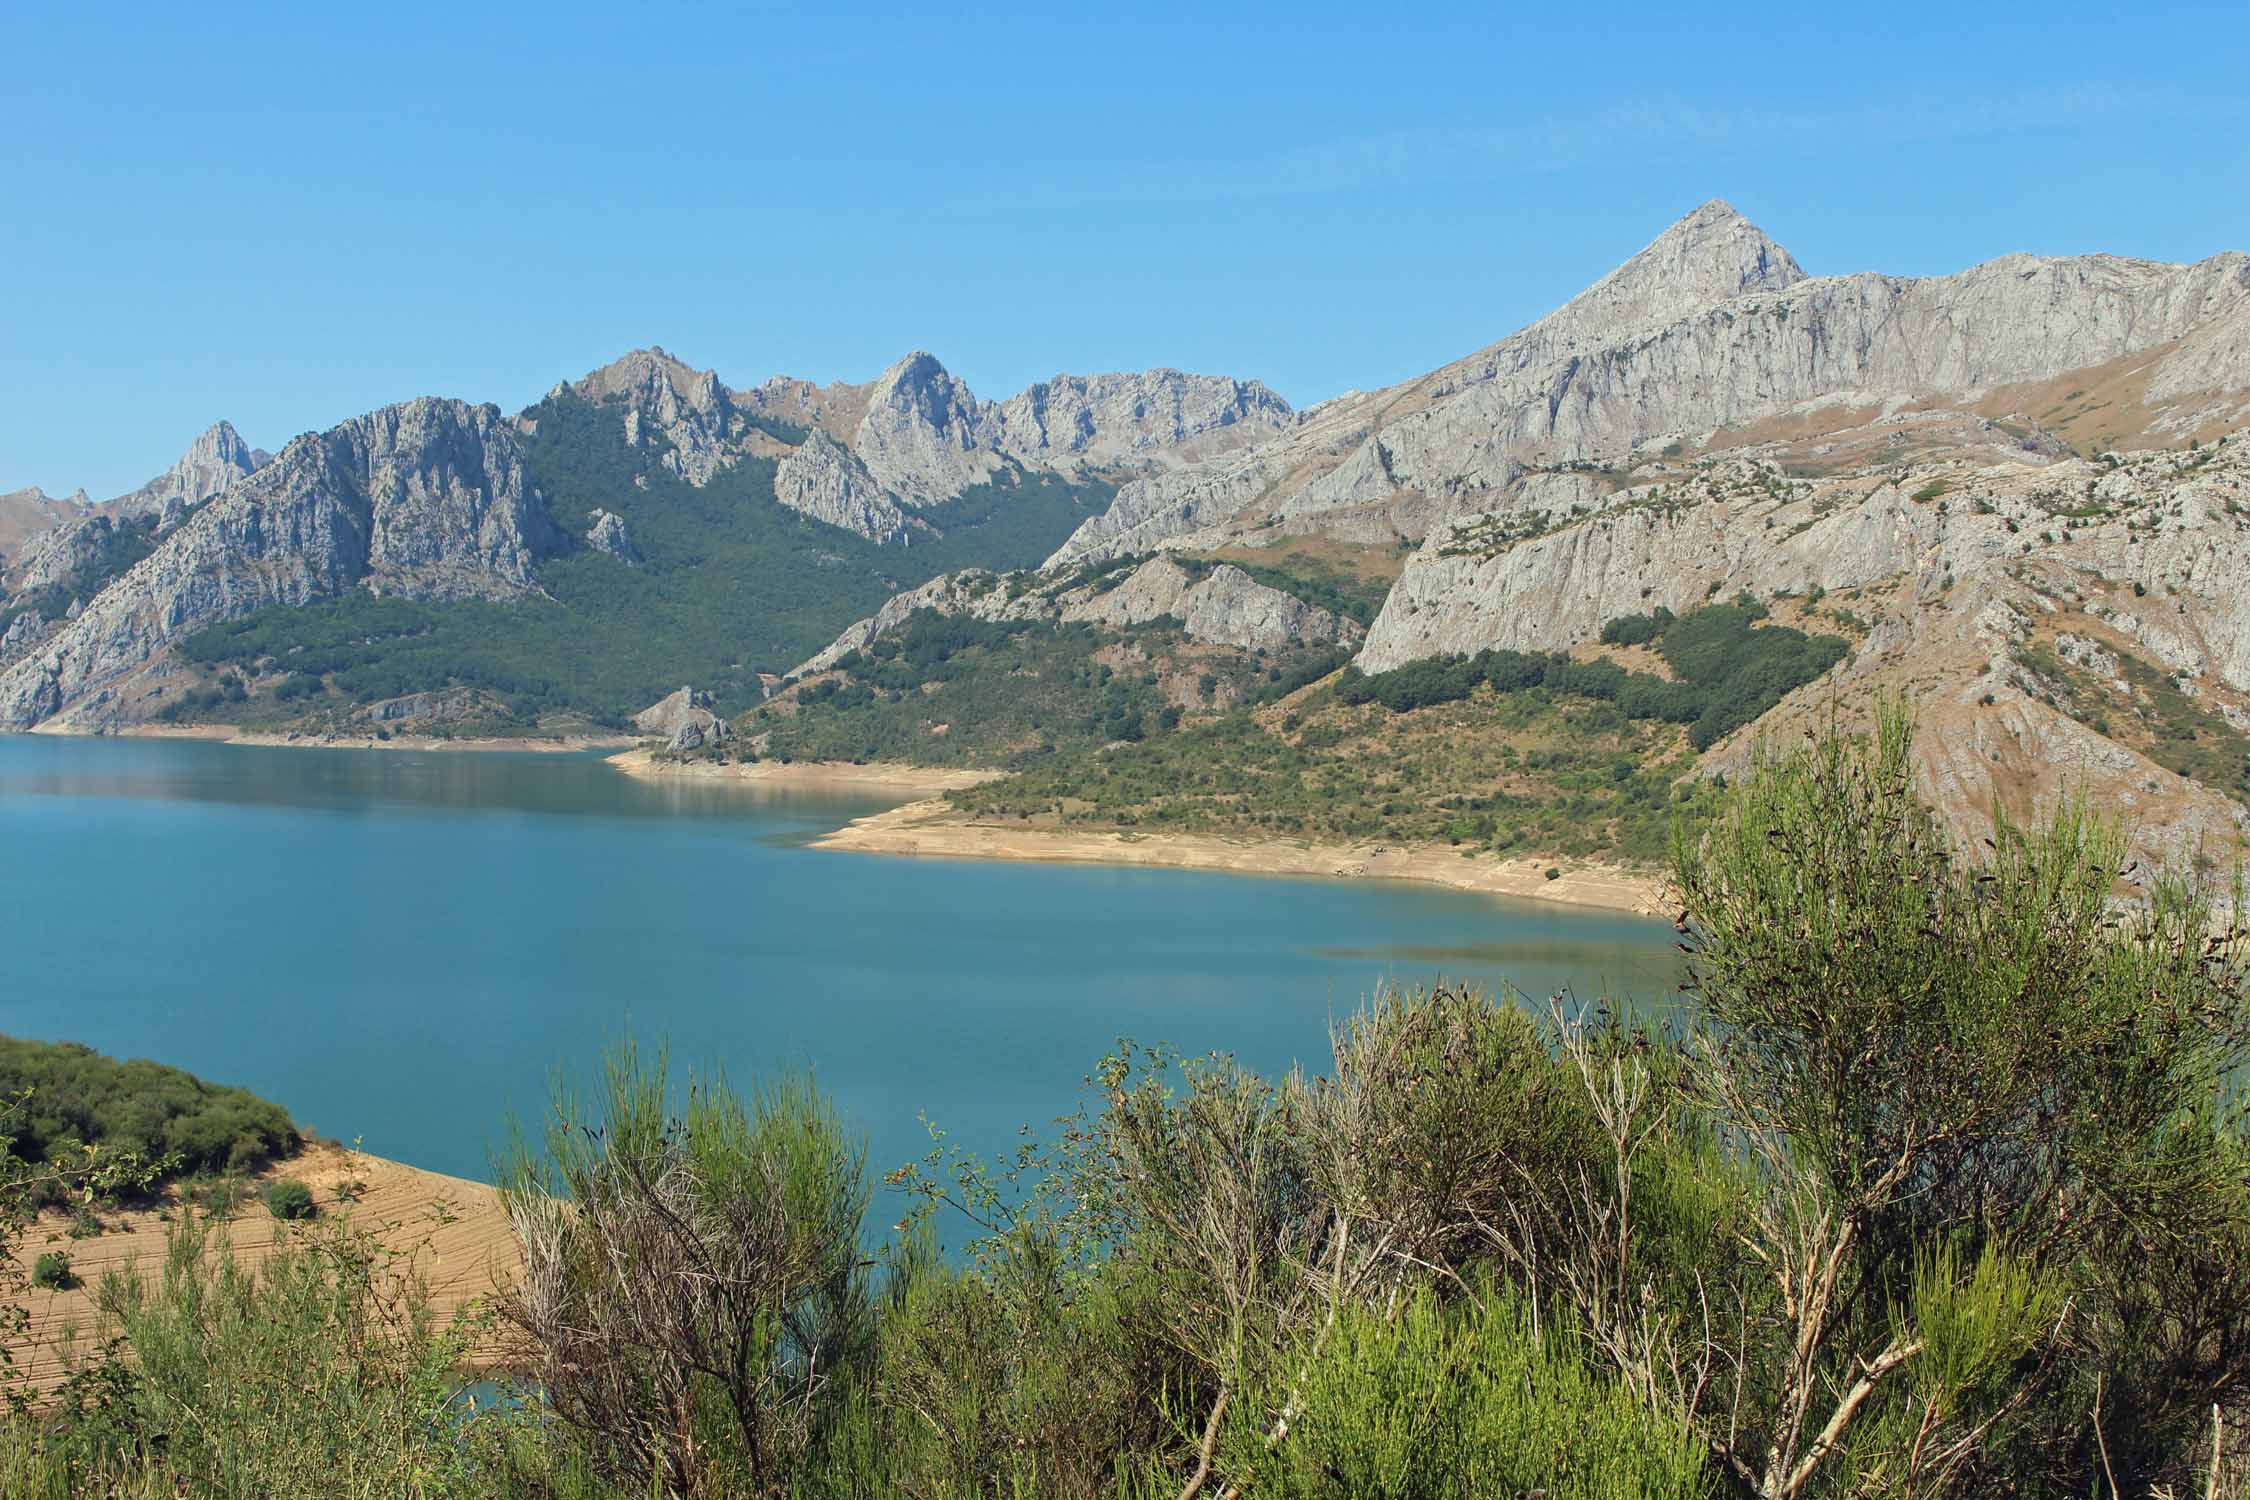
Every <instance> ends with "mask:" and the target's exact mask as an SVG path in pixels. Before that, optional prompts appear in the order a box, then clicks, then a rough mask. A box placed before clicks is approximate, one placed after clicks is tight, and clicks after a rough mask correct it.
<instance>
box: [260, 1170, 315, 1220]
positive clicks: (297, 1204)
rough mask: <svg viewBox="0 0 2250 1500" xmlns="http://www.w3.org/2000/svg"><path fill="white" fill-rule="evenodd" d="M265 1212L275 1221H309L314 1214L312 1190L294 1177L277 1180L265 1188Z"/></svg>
mask: <svg viewBox="0 0 2250 1500" xmlns="http://www.w3.org/2000/svg"><path fill="white" fill-rule="evenodd" d="M266 1212H268V1213H270V1214H272V1215H273V1216H274V1217H275V1218H277V1219H309V1218H311V1217H312V1216H313V1214H314V1212H315V1206H314V1204H313V1195H312V1189H311V1188H309V1187H306V1186H305V1185H304V1183H302V1182H300V1181H298V1180H297V1179H296V1178H294V1177H282V1178H277V1179H275V1180H274V1181H273V1182H272V1183H270V1184H268V1185H267V1187H266Z"/></svg>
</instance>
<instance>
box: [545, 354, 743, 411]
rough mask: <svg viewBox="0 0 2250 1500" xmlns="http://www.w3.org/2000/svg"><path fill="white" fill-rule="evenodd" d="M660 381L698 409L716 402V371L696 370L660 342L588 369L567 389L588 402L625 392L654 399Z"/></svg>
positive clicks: (639, 397)
mask: <svg viewBox="0 0 2250 1500" xmlns="http://www.w3.org/2000/svg"><path fill="white" fill-rule="evenodd" d="M659 384H661V385H664V386H667V387H669V388H670V389H671V392H672V394H673V395H674V396H677V397H679V398H680V399H681V400H683V401H686V402H688V403H689V404H690V405H693V406H696V407H698V408H703V409H708V408H709V407H710V406H712V405H714V404H715V403H716V401H717V397H718V390H719V377H718V374H717V372H715V371H712V370H698V369H696V368H695V367H694V366H692V365H690V364H688V363H687V362H686V361H684V360H682V359H680V358H678V357H677V356H675V355H673V354H670V353H668V352H667V351H666V350H665V349H664V347H663V346H662V345H661V344H651V345H649V346H648V347H647V348H646V349H634V350H630V351H628V352H627V353H624V354H621V355H619V356H618V357H617V358H615V359H613V360H611V361H610V362H609V363H608V364H606V365H603V366H601V367H600V368H599V369H595V370H589V371H587V372H586V373H585V374H584V375H583V376H581V377H580V378H579V379H577V380H574V381H572V382H571V383H570V388H571V389H572V390H573V391H576V392H577V393H578V394H579V395H581V396H583V397H585V398H586V399H587V400H588V401H600V400H601V399H602V398H603V397H605V396H615V395H624V396H627V397H630V398H632V399H633V400H635V401H642V402H646V401H651V400H653V399H654V398H655V396H656V388H657V386H658V385H659Z"/></svg>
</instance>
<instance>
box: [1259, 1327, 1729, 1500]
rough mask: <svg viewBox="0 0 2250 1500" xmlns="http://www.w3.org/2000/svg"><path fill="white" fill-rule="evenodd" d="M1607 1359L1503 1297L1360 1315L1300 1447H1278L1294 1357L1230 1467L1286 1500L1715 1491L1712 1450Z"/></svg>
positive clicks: (1307, 1395)
mask: <svg viewBox="0 0 2250 1500" xmlns="http://www.w3.org/2000/svg"><path fill="white" fill-rule="evenodd" d="M1598 1358H1599V1356H1598V1354H1597V1353H1596V1351H1594V1350H1592V1349H1590V1348H1588V1347H1587V1346H1586V1345H1585V1342H1584V1340H1583V1339H1582V1338H1581V1337H1580V1335H1579V1332H1578V1329H1577V1327H1576V1325H1575V1324H1574V1323H1573V1322H1572V1321H1571V1320H1570V1319H1569V1318H1568V1317H1557V1316H1554V1315H1551V1314H1550V1315H1549V1316H1548V1317H1546V1318H1544V1319H1542V1318H1538V1317H1534V1316H1533V1315H1532V1313H1531V1310H1530V1309H1529V1308H1528V1307H1527V1306H1525V1305H1524V1304H1523V1303H1522V1302H1521V1301H1520V1300H1518V1299H1517V1298H1516V1297H1515V1296H1514V1295H1513V1294H1511V1293H1510V1292H1509V1291H1507V1290H1506V1289H1505V1288H1490V1287H1488V1288H1485V1289H1484V1295H1483V1296H1481V1297H1480V1298H1479V1299H1478V1300H1477V1301H1475V1302H1472V1303H1469V1304H1467V1305H1465V1306H1464V1305H1453V1306H1448V1305H1446V1304H1444V1303H1442V1302H1440V1301H1439V1299H1438V1298H1437V1297H1436V1296H1434V1295H1432V1294H1431V1293H1428V1292H1423V1293H1419V1294H1417V1295H1415V1296H1413V1297H1412V1298H1410V1299H1409V1300H1408V1301H1407V1302H1406V1303H1405V1305H1404V1306H1403V1307H1402V1308H1400V1309H1399V1310H1398V1311H1396V1312H1395V1313H1387V1312H1385V1311H1384V1310H1383V1309H1381V1308H1359V1307H1352V1308H1348V1309H1346V1310H1345V1311H1344V1313H1343V1314H1342V1316H1340V1317H1339V1318H1338V1319H1337V1322H1336V1327H1335V1330H1334V1332H1333V1333H1332V1335H1331V1336H1330V1338H1329V1341H1328V1345H1327V1348H1326V1349H1325V1350H1324V1351H1322V1353H1321V1354H1320V1356H1319V1358H1318V1359H1315V1360H1313V1361H1311V1362H1310V1364H1309V1366H1306V1367H1305V1368H1306V1374H1305V1376H1304V1379H1303V1381H1302V1383H1301V1385H1300V1386H1299V1388H1298V1390H1297V1393H1296V1406H1297V1409H1298V1411H1299V1417H1298V1420H1297V1421H1296V1422H1295V1423H1294V1424H1292V1426H1293V1429H1294V1430H1293V1431H1292V1432H1291V1434H1290V1437H1289V1439H1288V1441H1286V1442H1283V1443H1280V1444H1269V1443H1268V1441H1267V1438H1268V1435H1269V1432H1270V1430H1271V1426H1272V1419H1271V1417H1270V1416H1269V1415H1268V1413H1271V1412H1274V1411H1278V1410H1281V1409H1282V1407H1283V1405H1284V1404H1285V1403H1286V1402H1288V1401H1289V1399H1290V1391H1289V1390H1288V1389H1287V1387H1288V1386H1289V1384H1290V1377H1291V1375H1292V1374H1293V1372H1294V1370H1295V1369H1296V1368H1297V1366H1296V1365H1295V1364H1293V1363H1292V1362H1290V1361H1287V1360H1285V1361H1283V1363H1282V1365H1281V1366H1280V1370H1279V1372H1278V1373H1277V1374H1276V1375H1274V1376H1269V1377H1268V1378H1266V1379H1265V1380H1263V1381H1261V1382H1260V1383H1259V1384H1257V1385H1255V1386H1253V1387H1252V1389H1251V1390H1250V1391H1248V1392H1246V1393H1245V1395H1246V1397H1247V1399H1245V1400H1244V1401H1242V1402H1240V1403H1238V1404H1236V1405H1234V1406H1232V1407H1230V1412H1231V1413H1233V1414H1234V1420H1233V1421H1232V1422H1231V1423H1230V1424H1229V1425H1228V1427H1227V1429H1226V1432H1225V1436H1224V1438H1223V1440H1222V1442H1221V1445H1220V1448H1219V1460H1220V1464H1221V1466H1222V1472H1224V1473H1227V1474H1230V1475H1233V1474H1242V1475H1255V1476H1256V1479H1255V1481H1254V1482H1253V1483H1251V1484H1247V1485H1245V1486H1244V1492H1245V1493H1250V1494H1258V1495H1265V1496H1273V1497H1281V1500H1316V1497H1317V1500H1359V1497H1377V1496H1383V1497H1391V1496H1396V1497H1400V1500H1405V1497H1416V1500H1420V1497H1428V1500H1440V1497H1451V1496H1460V1495H1525V1494H1538V1495H1545V1496H1547V1497H1548V1500H1614V1497H1622V1496H1636V1497H1652V1500H1653V1497H1664V1496H1676V1497H1679V1500H1689V1497H1700V1496H1703V1495H1706V1494H1708V1493H1709V1492H1710V1490H1709V1479H1708V1477H1707V1476H1706V1474H1705V1472H1704V1457H1703V1444H1702V1442H1701V1441H1700V1440H1699V1439H1698V1438H1697V1437H1696V1436H1695V1435H1694V1434H1692V1433H1690V1432H1689V1431H1688V1430H1687V1429H1686V1427H1685V1426H1684V1425H1683V1424H1682V1423H1681V1422H1680V1421H1679V1420H1678V1419H1677V1418H1675V1417H1672V1416H1670V1415H1669V1414H1667V1413H1664V1412H1662V1411H1661V1410H1651V1409H1650V1408H1649V1407H1647V1406H1645V1405H1643V1404H1642V1403H1641V1402H1640V1401H1639V1400H1638V1399H1637V1398H1636V1397H1635V1396H1634V1395H1633V1393H1632V1392H1631V1391H1630V1390H1629V1389H1628V1388H1627V1387H1626V1385H1625V1384H1624V1382H1623V1381H1621V1380H1619V1379H1618V1378H1617V1377H1616V1376H1614V1375H1605V1374H1602V1373H1600V1372H1599V1370H1598V1368H1597V1361H1598Z"/></svg>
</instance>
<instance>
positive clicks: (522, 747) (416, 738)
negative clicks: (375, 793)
mask: <svg viewBox="0 0 2250 1500" xmlns="http://www.w3.org/2000/svg"><path fill="white" fill-rule="evenodd" d="M62 732H63V731H60V730H46V729H34V730H33V731H32V733H33V734H59V733H62ZM117 733H118V735H119V737H120V738H124V739H136V740H210V741H212V742H213V743H214V744H220V745H265V746H281V747H284V748H287V749H292V750H464V751H475V750H488V751H489V750H506V751H532V752H534V753H538V754H566V753H571V752H576V751H580V750H614V749H616V748H617V747H618V746H620V745H631V744H634V743H636V741H635V739H634V738H633V737H632V736H631V735H624V734H604V735H586V736H582V737H574V738H569V739H559V740H543V739H534V738H530V737H528V736H516V737H505V738H497V739H468V738H460V739H439V738H437V737H435V736H433V735H409V734H394V735H392V736H391V737H390V738H389V739H387V740H379V739H377V738H375V737H374V736H373V735H333V736H328V735H310V734H263V733H260V732H257V731H255V730H251V731H244V730H238V729H236V728H235V727H234V726H233V725H231V724H185V725H170V724H136V725H134V726H133V727H131V728H130V729H120V730H118V731H117Z"/></svg>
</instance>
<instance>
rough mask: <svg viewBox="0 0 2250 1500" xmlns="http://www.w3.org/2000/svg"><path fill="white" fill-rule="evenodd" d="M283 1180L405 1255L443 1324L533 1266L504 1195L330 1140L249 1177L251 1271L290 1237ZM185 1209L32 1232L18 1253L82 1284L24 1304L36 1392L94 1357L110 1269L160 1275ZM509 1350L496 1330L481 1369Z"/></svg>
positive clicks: (242, 1227)
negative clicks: (345, 1191)
mask: <svg viewBox="0 0 2250 1500" xmlns="http://www.w3.org/2000/svg"><path fill="white" fill-rule="evenodd" d="M278 1177H294V1178H296V1179H297V1180H299V1181H300V1182H303V1183H304V1184H305V1185H306V1186H307V1187H310V1188H311V1189H312V1190H313V1196H314V1198H315V1199H316V1200H317V1201H318V1203H319V1204H320V1209H321V1213H322V1214H323V1215H324V1216H327V1217H330V1218H334V1217H337V1216H342V1217H344V1218H346V1219H348V1220H350V1221H351V1222H352V1223H353V1224H354V1225H355V1226H358V1227H361V1228H364V1229H368V1230H371V1231H373V1232H375V1233H376V1234H378V1235H379V1236H380V1237H381V1238H382V1240H383V1242H384V1243H385V1244H386V1245H387V1246H389V1247H390V1248H391V1249H392V1250H394V1251H397V1252H399V1253H400V1254H401V1255H402V1256H404V1257H405V1259H404V1260H403V1261H402V1262H400V1263H399V1264H398V1265H397V1266H395V1267H394V1270H405V1269H408V1268H411V1270H412V1271H413V1272H414V1273H415V1274H417V1275H419V1276H421V1277H422V1278H423V1280H424V1281H425V1283H426V1284H427V1286H428V1288H429V1293H430V1309H431V1312H432V1313H433V1314H434V1315H435V1316H436V1318H437V1319H438V1320H439V1322H441V1323H442V1322H443V1321H444V1320H445V1319H446V1318H448V1317H450V1316H451V1315H452V1314H453V1313H454V1312H456V1311H466V1310H470V1309H473V1308H475V1307H476V1306H478V1305H480V1304H487V1303H489V1302H490V1300H491V1299H492V1297H493V1296H494V1295H495V1293H496V1292H497V1291H498V1290H499V1288H500V1287H501V1286H502V1285H504V1284H505V1283H507V1282H509V1281H512V1280H513V1279H514V1277H515V1275H516V1273H517V1271H518V1269H519V1268H520V1266H521V1264H522V1260H521V1252H520V1251H519V1250H518V1248H517V1245H516V1238H515V1232H514V1231H513V1230H512V1229H511V1228H510V1227H509V1224H508V1216H507V1212H506V1210H505V1209H504V1208H503V1206H502V1204H501V1201H500V1194H499V1191H498V1189H496V1188H494V1187H492V1186H490V1185H489V1184H487V1183H482V1182H471V1181H469V1180H467V1179H466V1178H461V1177H448V1176H445V1175H444V1174H443V1173H439V1172H425V1171H423V1170H422V1169H421V1168H419V1167H410V1166H407V1165H405V1164H404V1163H402V1162H395V1161H387V1160H385V1159H383V1158H382V1157H378V1156H369V1155H367V1154H366V1153H364V1152H360V1151H354V1150H351V1149H349V1148H348V1147H343V1146H339V1145H335V1144H333V1143H329V1142H318V1143H314V1144H310V1145H307V1146H306V1147H305V1148H304V1149H303V1150H302V1151H300V1152H298V1153H297V1155H295V1156H293V1157H291V1158H289V1159H288V1160H286V1161H280V1162H275V1163H273V1164H272V1165H270V1166H268V1167H267V1168H266V1169H265V1170H264V1171H262V1172H260V1173H258V1174H257V1175H256V1176H254V1177H251V1178H248V1179H246V1180H245V1188H246V1193H245V1197H244V1201H243V1204H242V1206H241V1207H240V1208H239V1209H237V1210H236V1212H235V1214H234V1216H233V1217H232V1218H231V1219H230V1220H228V1221H227V1222H226V1224H225V1226H224V1227H225V1229H226V1233H227V1238H228V1240H229V1242H230V1243H231V1244H232V1246H233V1248H234V1253H235V1255H236V1256H237V1258H239V1259H240V1260H241V1261H243V1262H244V1263H245V1264H248V1265H255V1264H256V1263H258V1262H259V1261H261V1260H263V1259H264V1258H265V1257H266V1256H267V1255H268V1254H270V1253H271V1252H272V1249H273V1246H274V1244H275V1242H276V1240H277V1238H280V1237H284V1236H286V1235H287V1233H288V1232H289V1231H288V1230H287V1229H286V1228H285V1227H284V1226H283V1225H282V1224H281V1223H280V1222H279V1221H277V1220H276V1219H274V1217H273V1216H272V1215H271V1214H270V1213H268V1212H267V1211H266V1206H265V1204H264V1203H263V1202H262V1201H260V1199H259V1197H258V1196H257V1195H258V1193H259V1192H260V1190H262V1189H263V1187H264V1186H265V1184H266V1183H268V1182H271V1181H273V1180H274V1179H275V1178H278ZM347 1183H348V1184H355V1185H356V1187H355V1189H354V1197H353V1198H352V1200H351V1201H349V1202H345V1201H342V1200H340V1199H339V1198H338V1197H337V1193H336V1190H337V1189H338V1188H339V1187H340V1186H343V1185H345V1184H347ZM178 1211H179V1202H178V1194H177V1193H176V1192H174V1191H167V1192H166V1194H165V1197H164V1201H163V1202H162V1203H161V1204H158V1205H155V1206H151V1207H148V1208H139V1209H128V1210H117V1209H103V1210H101V1211H100V1217H101V1220H102V1223H103V1225H104V1229H103V1232H102V1233H100V1234H98V1235H92V1236H89V1237H87V1238H84V1239H71V1238H70V1237H69V1235H68V1229H69V1221H68V1219H66V1218H65V1217H64V1216H63V1215H62V1214H61V1213H59V1212H57V1211H55V1210H49V1211H48V1212H46V1213H43V1214H41V1215H40V1216H39V1218H38V1219H37V1220H36V1221H35V1222H34V1223H33V1224H32V1225H31V1226H30V1227H29V1229H28V1230H27V1231H26V1232H25V1234H24V1236H23V1239H22V1242H21V1243H20V1244H19V1245H18V1247H17V1258H18V1260H19V1262H20V1263H21V1265H22V1266H23V1268H24V1269H25V1270H26V1271H28V1270H29V1269H30V1267H31V1265H32V1264H33V1263H34V1262H35V1261H36V1260H37V1259H38V1257H39V1256H40V1255H41V1254H43V1253H44V1252H46V1251H49V1250H61V1251H64V1252H66V1253H67V1254H68V1255H69V1256H70V1260H71V1269H72V1271H73V1272H74V1273H75V1274H76V1275H77V1277H78V1284H77V1285H76V1286H73V1287H71V1288H70V1289H69V1290H67V1291H52V1290H49V1289H47V1288H45V1287H32V1288H30V1289H29V1290H28V1292H27V1295H26V1296H25V1298H24V1305H25V1311H26V1312H27V1313H28V1314H29V1316H30V1324H29V1326H28V1327H26V1328H25V1329H24V1330H23V1331H22V1332H21V1333H20V1334H18V1335H17V1336H16V1337H14V1338H12V1339H10V1340H9V1344H8V1350H9V1353H10V1354H11V1355H13V1356H14V1360H15V1367H16V1369H17V1370H18V1371H19V1372H21V1373H22V1374H23V1375H25V1376H26V1377H28V1380H29V1383H30V1385H31V1387H32V1389H34V1390H41V1391H44V1390H52V1389H53V1388H54V1387H55V1386H56V1385H57V1384H59V1383H60V1382H61V1381H62V1379H63V1377H64V1376H65V1375H66V1374H68V1373H69V1364H70V1360H71V1358H72V1356H73V1353H74V1352H75V1353H76V1354H80V1355H83V1354H85V1353H87V1352H89V1346H90V1344H91V1342H92V1336H93V1334H94V1333H95V1330H96V1327H97V1325H98V1324H99V1322H100V1318H99V1315H98V1313H97V1311H96V1309H95V1305H94V1297H95V1293H96V1292H97V1291H98V1290H99V1289H100V1287H101V1281H102V1277H103V1275H104V1274H105V1273H107V1272H110V1271H115V1270H122V1269H123V1268H124V1267H125V1266H127V1265H128V1264H130V1265H134V1266H136V1267H138V1268H139V1269H140V1271H141V1272H142V1274H144V1275H146V1276H148V1277H150V1278H151V1279H154V1278H155V1277H157V1276H159V1275H161V1274H162V1271H163V1267H164V1245H165V1236H166V1235H167V1234H168V1233H169V1232H170V1230H171V1229H172V1223H171V1219H172V1217H173V1216H174V1215H175V1214H177V1212H178ZM500 1352H501V1350H500V1344H499V1340H498V1335H497V1332H496V1331H495V1333H494V1334H493V1335H492V1336H490V1337H488V1338H487V1340H486V1343H485V1346H483V1347H478V1348H475V1349H472V1350H471V1351H470V1358H471V1361H472V1363H480V1364H481V1363H485V1362H489V1361H491V1360H493V1359H496V1358H498V1357H499V1355H500Z"/></svg>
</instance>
